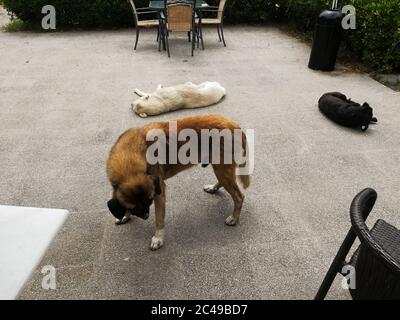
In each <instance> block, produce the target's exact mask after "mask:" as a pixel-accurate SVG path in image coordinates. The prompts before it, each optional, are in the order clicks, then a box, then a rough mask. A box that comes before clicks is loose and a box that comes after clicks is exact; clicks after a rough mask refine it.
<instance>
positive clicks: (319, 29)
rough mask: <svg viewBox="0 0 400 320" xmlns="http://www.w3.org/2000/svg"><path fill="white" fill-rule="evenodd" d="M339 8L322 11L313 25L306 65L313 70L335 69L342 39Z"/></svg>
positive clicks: (341, 17) (341, 15) (341, 16)
mask: <svg viewBox="0 0 400 320" xmlns="http://www.w3.org/2000/svg"><path fill="white" fill-rule="evenodd" d="M343 17H344V15H343V13H342V12H340V11H339V10H325V11H323V12H322V13H321V14H320V15H319V17H318V21H317V25H316V27H315V35H314V42H313V47H312V50H311V56H310V62H309V63H308V67H309V68H310V69H313V70H322V71H333V70H334V69H335V63H336V58H337V55H338V51H339V47H340V42H341V40H342V30H343V28H342V19H343Z"/></svg>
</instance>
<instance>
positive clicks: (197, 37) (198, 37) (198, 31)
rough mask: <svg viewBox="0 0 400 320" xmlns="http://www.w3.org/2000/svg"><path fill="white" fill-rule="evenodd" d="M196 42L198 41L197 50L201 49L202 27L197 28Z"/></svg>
mask: <svg viewBox="0 0 400 320" xmlns="http://www.w3.org/2000/svg"><path fill="white" fill-rule="evenodd" d="M196 35H197V36H196V41H197V49H198V48H200V25H199V24H198V25H197V26H196Z"/></svg>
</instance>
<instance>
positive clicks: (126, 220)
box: [115, 216, 131, 226]
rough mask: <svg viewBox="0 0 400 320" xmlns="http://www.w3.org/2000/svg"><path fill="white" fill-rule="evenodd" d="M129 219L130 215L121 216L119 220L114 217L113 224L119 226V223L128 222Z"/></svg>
mask: <svg viewBox="0 0 400 320" xmlns="http://www.w3.org/2000/svg"><path fill="white" fill-rule="evenodd" d="M129 220H131V217H126V216H125V217H123V218H122V219H121V220H119V219H116V220H115V224H116V225H117V226H119V225H121V224H125V223H127V222H129Z"/></svg>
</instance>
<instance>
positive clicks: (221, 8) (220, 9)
mask: <svg viewBox="0 0 400 320" xmlns="http://www.w3.org/2000/svg"><path fill="white" fill-rule="evenodd" d="M226 1H227V0H220V1H219V5H218V6H208V7H206V8H204V9H201V10H199V12H200V13H201V15H202V14H203V13H207V12H211V13H213V14H215V13H216V17H214V18H203V17H200V19H198V21H197V22H198V25H199V32H198V39H197V42H199V39H201V40H202V41H203V28H202V26H203V25H214V26H216V27H217V32H218V37H219V41H220V42H221V41H222V42H223V44H224V46H225V47H226V42H225V37H224V12H225V5H226ZM202 45H203V47H204V44H202ZM203 49H204V48H203Z"/></svg>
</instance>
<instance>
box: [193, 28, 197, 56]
mask: <svg viewBox="0 0 400 320" xmlns="http://www.w3.org/2000/svg"><path fill="white" fill-rule="evenodd" d="M196 38H197V33H196V31H195V29H194V28H193V30H192V57H193V55H194V47H195V45H196Z"/></svg>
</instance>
